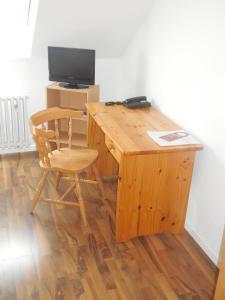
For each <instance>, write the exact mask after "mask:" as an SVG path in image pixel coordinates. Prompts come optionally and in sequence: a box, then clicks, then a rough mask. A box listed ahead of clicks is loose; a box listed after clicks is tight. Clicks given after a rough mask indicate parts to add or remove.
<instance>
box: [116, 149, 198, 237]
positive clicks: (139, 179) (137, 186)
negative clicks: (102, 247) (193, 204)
mask: <svg viewBox="0 0 225 300" xmlns="http://www.w3.org/2000/svg"><path fill="white" fill-rule="evenodd" d="M194 157H195V152H190V151H188V152H179V153H162V154H151V155H137V156H124V157H123V159H122V161H121V168H120V180H119V186H118V203H117V226H116V227H117V233H116V234H117V240H118V241H126V240H127V239H129V238H132V237H135V236H141V235H146V234H154V233H159V232H166V231H168V232H173V233H182V232H183V229H184V222H185V216H186V209H187V203H188V196H189V190H190V184H191V178H192V170H193V163H194Z"/></svg>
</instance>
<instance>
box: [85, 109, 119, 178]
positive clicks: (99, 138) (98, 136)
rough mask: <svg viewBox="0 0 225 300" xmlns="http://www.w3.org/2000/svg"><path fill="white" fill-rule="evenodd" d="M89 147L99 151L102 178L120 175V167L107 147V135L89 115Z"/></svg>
mask: <svg viewBox="0 0 225 300" xmlns="http://www.w3.org/2000/svg"><path fill="white" fill-rule="evenodd" d="M88 147H89V148H92V149H96V150H98V153H99V158H98V161H97V163H96V166H97V168H98V171H99V174H100V176H114V175H118V169H119V165H118V163H117V161H116V160H115V159H114V157H113V156H112V155H111V153H110V152H109V150H108V148H107V147H106V145H105V134H104V132H103V131H102V129H101V128H100V127H99V125H98V124H97V123H96V121H95V120H94V118H93V117H92V116H91V115H90V114H89V115H88Z"/></svg>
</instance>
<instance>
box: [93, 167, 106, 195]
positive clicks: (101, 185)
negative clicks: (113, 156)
mask: <svg viewBox="0 0 225 300" xmlns="http://www.w3.org/2000/svg"><path fill="white" fill-rule="evenodd" d="M92 168H93V172H94V174H95V178H96V181H97V183H98V187H99V190H100V192H101V194H102V198H103V200H105V199H106V195H105V189H104V186H103V182H102V179H101V177H100V176H99V172H98V169H97V167H96V165H93V167H92Z"/></svg>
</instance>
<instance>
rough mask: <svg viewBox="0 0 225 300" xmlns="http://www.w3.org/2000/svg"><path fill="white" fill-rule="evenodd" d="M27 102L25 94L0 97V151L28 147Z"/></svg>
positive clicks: (29, 139) (29, 140) (29, 138)
mask: <svg viewBox="0 0 225 300" xmlns="http://www.w3.org/2000/svg"><path fill="white" fill-rule="evenodd" d="M27 104H28V97H27V96H23V97H22V96H21V97H10V98H9V97H5V98H0V151H1V150H7V149H9V150H12V149H14V150H18V151H20V150H23V149H26V148H29V147H30V145H31V135H30V131H29V124H28V113H27Z"/></svg>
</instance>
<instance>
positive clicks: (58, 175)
mask: <svg viewBox="0 0 225 300" xmlns="http://www.w3.org/2000/svg"><path fill="white" fill-rule="evenodd" d="M61 176H62V174H61V173H60V172H57V174H56V181H55V189H56V190H57V189H58V187H59V183H60V178H61Z"/></svg>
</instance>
